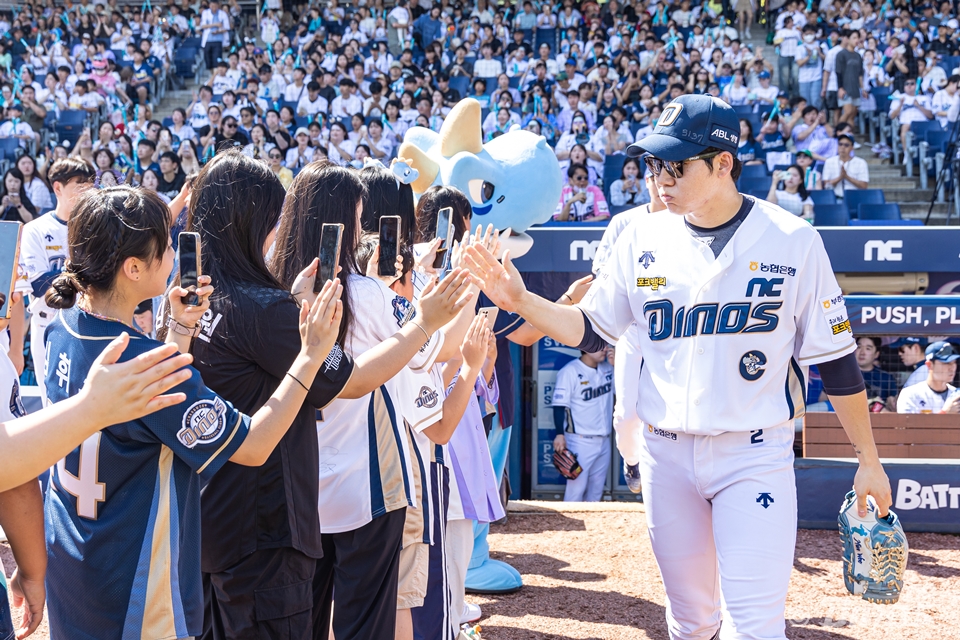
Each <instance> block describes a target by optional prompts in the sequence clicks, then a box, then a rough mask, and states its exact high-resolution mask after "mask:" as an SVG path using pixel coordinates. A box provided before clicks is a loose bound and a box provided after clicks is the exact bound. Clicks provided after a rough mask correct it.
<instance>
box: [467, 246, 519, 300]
mask: <svg viewBox="0 0 960 640" xmlns="http://www.w3.org/2000/svg"><path fill="white" fill-rule="evenodd" d="M463 262H464V266H465V267H466V268H467V269H468V270H469V271H470V276H471V277H472V278H473V279H474V281H475V282H476V283H477V285H478V286H479V287H480V288H481V289H482V290H483V292H484V293H485V294H486V295H487V297H488V298H490V300H492V301H493V303H494V304H495V305H497V306H498V307H500V308H501V309H503V310H504V311H509V312H511V313H513V312H515V311H517V309H518V308H519V307H520V303H521V302H522V301H523V296H524V295H525V294H526V293H527V287H526V285H525V284H523V278H521V277H520V272H519V271H517V268H516V267H515V266H513V261H512V260H511V259H510V251H509V250H507V251H505V252H504V253H503V263H502V264H501V263H500V262H498V261H497V259H496V258H495V257H494V255H493V254H492V253H490V252H489V251H488V250H487V249H486V248H485V247H482V246H478V245H475V244H474V245H470V246H469V247H467V249H466V251H464V260H463Z"/></svg>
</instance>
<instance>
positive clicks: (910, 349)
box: [890, 337, 927, 388]
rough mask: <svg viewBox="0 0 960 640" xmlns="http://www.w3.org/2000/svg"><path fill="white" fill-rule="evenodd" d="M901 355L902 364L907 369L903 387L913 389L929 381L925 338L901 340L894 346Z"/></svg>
mask: <svg viewBox="0 0 960 640" xmlns="http://www.w3.org/2000/svg"><path fill="white" fill-rule="evenodd" d="M890 346H892V347H894V348H895V349H897V352H898V353H899V355H900V362H902V363H903V366H904V367H906V368H907V372H908V374H907V379H906V381H905V382H904V383H903V387H904V388H906V387H912V386H913V385H915V384H920V383H921V382H923V381H924V380H926V379H927V355H926V352H925V350H926V348H927V341H926V340H925V339H924V338H916V337H907V338H900V339H899V340H897V341H896V342H894V343H893V344H892V345H890Z"/></svg>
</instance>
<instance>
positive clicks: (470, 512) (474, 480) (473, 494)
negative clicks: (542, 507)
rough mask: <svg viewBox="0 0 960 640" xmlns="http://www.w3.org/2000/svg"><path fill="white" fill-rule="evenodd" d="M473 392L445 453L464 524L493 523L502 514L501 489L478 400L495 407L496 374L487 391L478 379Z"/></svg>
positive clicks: (498, 391) (498, 388) (483, 382)
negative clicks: (452, 474)
mask: <svg viewBox="0 0 960 640" xmlns="http://www.w3.org/2000/svg"><path fill="white" fill-rule="evenodd" d="M451 384H452V383H451ZM475 389H476V393H475V394H473V395H472V396H471V397H470V401H469V402H468V404H467V410H466V411H464V412H463V418H461V419H460V424H458V425H457V428H456V430H454V432H453V436H452V437H451V438H450V443H449V444H448V451H449V453H450V459H451V461H452V463H453V472H454V474H455V478H456V484H457V488H458V490H459V493H460V502H461V504H462V507H463V517H464V518H465V519H466V520H477V521H479V522H494V521H496V520H500V519H501V518H503V516H504V515H505V514H504V511H503V505H502V504H500V485H499V482H497V478H496V477H495V476H494V473H493V461H492V460H491V459H490V447H489V445H488V444H487V433H486V431H485V430H484V428H483V412H482V411H481V409H480V402H479V400H478V398H477V396H478V395H479V396H480V397H482V398H483V399H484V400H486V401H487V402H489V403H491V404H496V403H497V400H498V399H499V398H500V385H499V383H498V382H497V375H496V371H494V375H493V384H492V385H491V386H490V387H488V386H487V385H486V381H485V380H481V379H480V378H477V382H476V385H475ZM451 499H452V500H456V496H451Z"/></svg>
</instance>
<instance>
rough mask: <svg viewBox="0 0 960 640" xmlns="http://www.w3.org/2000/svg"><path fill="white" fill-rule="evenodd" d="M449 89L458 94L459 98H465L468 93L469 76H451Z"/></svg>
mask: <svg viewBox="0 0 960 640" xmlns="http://www.w3.org/2000/svg"><path fill="white" fill-rule="evenodd" d="M450 88H451V89H455V90H457V91H459V92H460V97H461V98H465V97H467V94H469V93H470V76H453V77H452V78H450Z"/></svg>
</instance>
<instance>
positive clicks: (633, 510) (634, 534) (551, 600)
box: [0, 502, 960, 640]
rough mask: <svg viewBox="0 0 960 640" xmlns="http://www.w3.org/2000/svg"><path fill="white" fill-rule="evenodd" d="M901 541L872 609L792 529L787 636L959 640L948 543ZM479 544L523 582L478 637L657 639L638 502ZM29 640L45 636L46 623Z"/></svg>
mask: <svg viewBox="0 0 960 640" xmlns="http://www.w3.org/2000/svg"><path fill="white" fill-rule="evenodd" d="M908 537H909V541H910V547H911V549H910V562H909V566H908V571H907V576H906V587H905V590H904V594H903V596H902V598H901V599H900V602H899V603H898V604H896V605H893V606H889V607H884V606H879V605H872V604H870V603H868V602H865V601H863V600H860V599H859V598H855V597H853V596H850V595H847V592H846V590H845V589H844V587H843V582H842V581H841V579H840V561H839V557H840V542H839V536H838V534H837V532H836V531H807V530H801V531H800V532H799V534H798V536H797V551H796V557H795V559H794V571H793V579H792V581H791V583H790V593H789V596H788V599H787V637H788V638H798V639H804V640H840V639H843V638H856V639H861V640H873V639H875V638H891V639H894V640H947V639H956V638H958V637H960V631H958V630H960V537H958V536H949V535H937V534H917V533H914V534H908ZM490 547H491V549H492V555H493V557H495V558H497V559H499V560H504V561H507V562H509V563H510V564H512V565H513V566H514V567H516V568H517V569H518V570H519V571H520V573H522V574H523V581H524V587H523V588H522V589H521V590H520V591H518V592H516V593H513V594H509V595H504V596H468V599H469V600H470V601H471V602H475V603H477V604H479V605H481V607H483V612H484V619H483V620H482V621H481V626H482V628H483V637H484V640H572V639H574V638H576V639H580V640H620V639H623V640H627V639H629V640H640V639H643V638H651V639H657V640H660V639H662V640H667V632H666V625H665V623H664V609H663V605H664V593H663V587H662V585H661V583H660V575H659V573H658V572H657V566H656V564H655V563H654V560H653V553H652V552H651V550H650V543H649V540H648V538H647V531H646V525H645V521H644V514H643V506H642V505H637V504H623V503H603V504H583V505H565V504H563V503H544V502H539V503H537V502H520V503H511V505H510V515H509V518H508V519H507V522H506V523H504V524H501V525H494V527H493V528H492V531H491V535H490ZM0 554H2V556H3V560H4V563H5V564H6V566H7V571H8V574H9V571H10V568H11V567H12V566H13V558H12V555H11V554H10V550H9V547H7V546H6V545H2V546H0ZM14 616H15V617H16V613H15V614H14ZM32 637H34V638H38V639H41V640H47V639H48V638H49V632H48V629H47V625H46V620H44V623H43V626H42V627H41V629H40V631H39V632H38V633H37V634H34V636H32Z"/></svg>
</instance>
